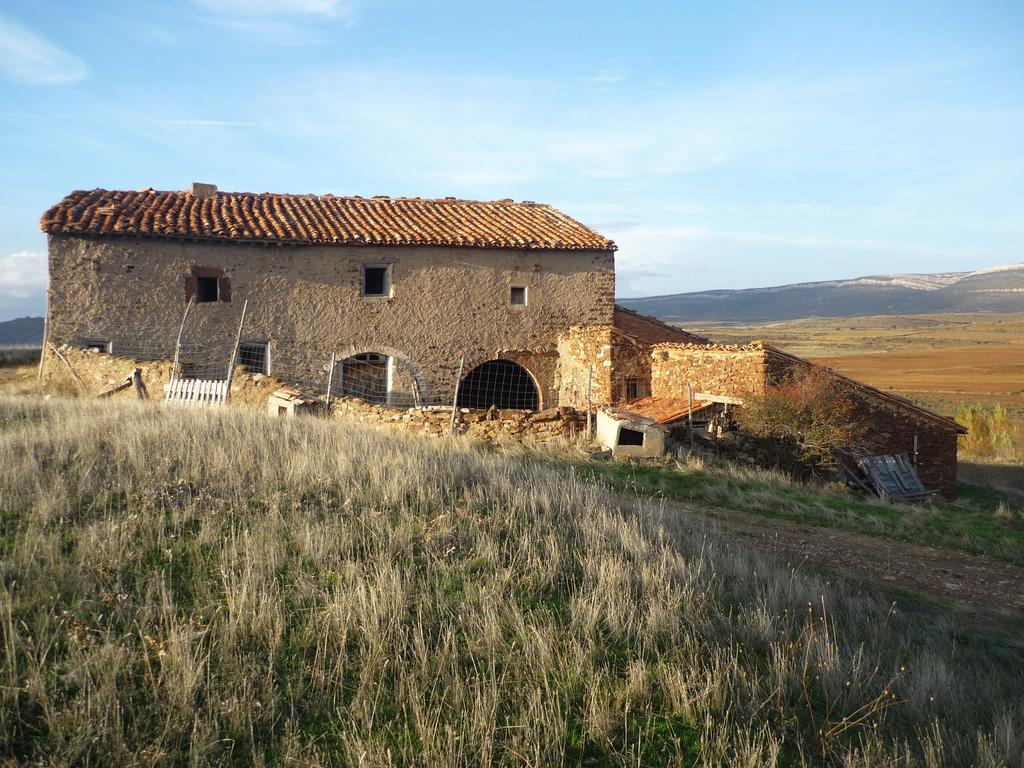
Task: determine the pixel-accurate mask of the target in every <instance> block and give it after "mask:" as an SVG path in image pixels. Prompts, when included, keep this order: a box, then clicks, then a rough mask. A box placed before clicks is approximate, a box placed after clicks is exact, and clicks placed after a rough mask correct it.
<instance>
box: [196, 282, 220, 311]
mask: <svg viewBox="0 0 1024 768" xmlns="http://www.w3.org/2000/svg"><path fill="white" fill-rule="evenodd" d="M218 298H219V295H218V291H217V278H216V277H197V278H196V303H197V304H204V303H210V302H214V301H217V300H218Z"/></svg>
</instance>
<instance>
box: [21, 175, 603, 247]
mask: <svg viewBox="0 0 1024 768" xmlns="http://www.w3.org/2000/svg"><path fill="white" fill-rule="evenodd" d="M40 227H41V228H42V230H43V231H44V232H48V233H50V234H74V235H113V236H135V237H170V238H187V239H193V240H230V241H240V242H251V243H295V244H316V245H335V244H344V245H437V246H446V245H447V246H461V247H470V248H513V249H517V250H518V249H521V250H615V243H613V242H612V241H611V240H608V239H606V238H605V237H603V236H602V235H600V234H598V233H597V232H595V231H594V230H592V229H590V228H588V227H585V226H583V225H582V224H580V223H579V222H578V221H576V220H574V219H572V218H570V217H568V216H566V215H565V214H564V213H562V212H560V211H558V210H556V209H554V208H552V207H551V206H550V205H542V204H538V203H529V202H523V203H514V202H512V201H511V200H498V201H495V202H478V201H474V200H457V199H455V198H445V199H441V200H431V199H420V198H388V197H374V198H365V197H335V196H333V195H277V194H270V193H264V194H253V193H249V192H217V193H215V194H214V195H211V196H209V197H198V196H195V195H193V194H192V193H191V192H158V191H155V190H151V189H147V190H142V191H140V192H134V191H111V190H106V189H94V190H91V191H78V192H72V193H71V194H70V195H68V196H67V197H65V198H64V199H63V200H61V201H60V202H59V203H57V205H55V206H53V207H52V208H51V209H50V210H48V211H47V212H46V213H45V214H43V217H42V219H41V220H40Z"/></svg>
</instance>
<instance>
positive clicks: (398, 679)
mask: <svg viewBox="0 0 1024 768" xmlns="http://www.w3.org/2000/svg"><path fill="white" fill-rule="evenodd" d="M0 456H2V458H3V461H2V462H0V509H2V518H0V520H2V529H0V575H2V591H0V608H2V610H0V627H2V633H0V648H2V652H0V653H2V656H0V659H2V665H0V754H2V755H4V756H7V757H11V758H14V759H15V760H16V761H22V762H36V763H39V764H46V765H72V764H74V765H186V764H187V765H196V766H202V765H302V766H305V765H335V764H346V765H389V764H395V765H409V766H420V765H445V766H447V765H534V766H540V765H559V764H566V765H660V764H665V765H730V766H751V767H753V766H765V765H798V764H804V765H823V764H831V765H844V766H854V765H863V766H876V765H877V766H882V765H886V766H889V765H927V766H940V765H968V764H973V765H978V766H1000V765H1020V764H1021V760H1020V755H1021V752H1022V748H1024V743H1022V736H1021V734H1022V730H1021V727H1022V716H1024V714H1022V711H1021V701H1020V696H1019V691H1020V690H1021V682H1022V668H1021V663H1020V659H1019V657H1018V656H1016V655H1015V654H1014V653H1011V652H1009V651H1002V650H1000V648H999V647H998V646H997V645H995V644H991V643H989V642H987V641H985V640H984V639H983V638H981V637H978V636H972V635H970V634H969V633H968V634H966V635H965V634H963V633H962V628H960V627H959V620H958V619H957V617H956V615H955V614H953V613H950V612H946V611H943V610H941V609H927V610H925V609H917V610H914V611H910V612H908V613H904V612H903V611H902V610H900V609H896V608H894V607H893V606H892V605H891V604H890V603H889V602H888V601H886V600H884V599H882V598H881V597H879V596H877V595H875V594H872V593H867V592H864V591H863V590H861V589H859V588H858V589H855V588H853V587H852V586H851V585H849V584H847V583H845V582H844V581H842V580H841V579H836V578H828V579H826V578H824V577H819V576H816V575H813V574H809V573H806V572H794V571H793V570H790V569H788V568H785V567H782V566H781V565H779V564H777V563H774V562H771V561H767V560H764V559H762V558H761V557H759V556H757V555H756V554H755V553H753V552H751V551H748V550H745V549H743V548H742V547H738V546H735V545H734V544H732V543H731V542H729V541H728V540H724V539H721V538H719V537H717V536H716V534H715V533H714V531H711V530H702V529H700V528H694V527H693V525H692V523H691V522H689V521H686V520H680V519H672V518H666V517H665V516H664V515H661V514H659V513H658V511H657V510H656V509H651V510H650V514H637V513H635V512H625V511H622V510H620V509H617V508H616V507H615V506H614V504H612V503H611V502H610V500H609V499H605V498H602V497H601V496H600V495H599V492H598V491H597V490H596V489H595V487H593V486H591V485H588V484H586V483H584V482H582V481H580V480H579V479H578V478H576V477H574V476H572V475H571V474H570V475H567V476H559V475H557V474H555V473H553V472H552V470H551V469H550V468H546V467H544V466H542V465H541V464H539V463H537V462H531V461H527V460H524V459H520V458H516V457H514V456H507V455H502V454H501V453H496V452H493V451H490V452H484V451H480V450H477V449H475V448H473V447H472V446H469V445H467V444H465V443H463V442H454V441H452V442H444V443H432V442H427V441H421V440H417V439H415V438H402V437H399V436H395V435H393V434H387V433H384V432H379V431H374V430H370V429H366V428H357V427H345V426H342V425H338V424H335V423H329V422H321V421H317V420H277V421H273V420H267V419H266V418H264V417H262V416H260V415H252V414H245V413H234V412H227V411H206V412H195V411H188V410H163V409H160V408H159V407H157V406H146V405H137V404H133V403H124V404H117V403H105V404H97V403H89V402H71V401H51V402H42V401H39V400H18V401H16V400H12V399H6V400H0Z"/></svg>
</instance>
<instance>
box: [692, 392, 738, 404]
mask: <svg viewBox="0 0 1024 768" xmlns="http://www.w3.org/2000/svg"><path fill="white" fill-rule="evenodd" d="M693 399H694V400H698V401H700V402H703V403H725V404H726V405H743V399H742V398H739V397H731V396H729V395H709V394H708V393H707V392H694V393H693Z"/></svg>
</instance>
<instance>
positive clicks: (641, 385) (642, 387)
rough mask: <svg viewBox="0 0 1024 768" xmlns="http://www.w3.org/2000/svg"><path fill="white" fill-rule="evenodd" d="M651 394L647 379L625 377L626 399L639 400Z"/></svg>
mask: <svg viewBox="0 0 1024 768" xmlns="http://www.w3.org/2000/svg"><path fill="white" fill-rule="evenodd" d="M650 394H651V385H650V382H648V381H647V379H645V378H642V377H640V376H627V377H626V399H627V400H639V399H640V398H642V397H647V396H649V395H650Z"/></svg>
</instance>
